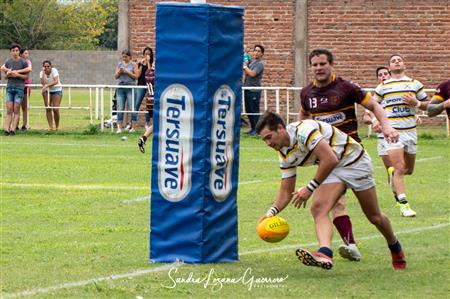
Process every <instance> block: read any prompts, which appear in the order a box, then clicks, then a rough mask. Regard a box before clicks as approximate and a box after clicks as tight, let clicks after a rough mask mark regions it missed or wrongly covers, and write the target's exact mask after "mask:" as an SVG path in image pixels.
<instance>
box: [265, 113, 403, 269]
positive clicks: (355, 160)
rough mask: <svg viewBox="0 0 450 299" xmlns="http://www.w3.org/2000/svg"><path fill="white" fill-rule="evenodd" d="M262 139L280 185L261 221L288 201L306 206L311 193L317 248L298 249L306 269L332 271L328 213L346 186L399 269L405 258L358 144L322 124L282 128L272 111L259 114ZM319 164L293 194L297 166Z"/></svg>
mask: <svg viewBox="0 0 450 299" xmlns="http://www.w3.org/2000/svg"><path fill="white" fill-rule="evenodd" d="M256 130H257V133H258V134H259V135H260V136H261V138H262V139H263V141H264V142H265V143H266V144H267V145H268V146H270V147H272V148H273V149H275V150H276V151H277V152H278V156H279V160H280V170H281V185H280V190H279V191H278V193H277V195H276V197H275V201H274V203H273V206H272V207H271V208H270V209H269V210H268V211H267V212H266V213H265V214H264V215H262V216H261V217H260V219H259V221H261V220H262V219H264V218H266V217H272V216H275V215H276V214H278V213H279V212H281V211H282V210H283V209H284V208H285V207H287V205H288V204H289V203H290V202H291V201H292V202H293V204H294V206H295V207H296V208H300V207H301V206H303V207H305V206H306V202H307V200H308V199H309V198H310V197H311V195H312V194H313V193H314V199H313V204H312V207H311V213H312V215H313V218H314V223H315V227H316V235H317V240H318V241H319V250H318V251H317V252H310V251H308V250H306V249H298V250H297V251H296V254H297V256H298V258H299V260H300V261H301V262H302V263H303V264H305V265H307V266H316V267H321V268H323V269H331V267H332V266H333V251H332V249H331V239H332V231H333V227H332V224H331V221H330V219H329V213H330V211H331V210H332V209H333V207H334V206H335V204H336V203H337V201H338V200H339V198H340V197H341V195H342V194H343V192H344V191H345V189H346V188H351V189H352V190H353V193H354V194H355V196H356V197H357V199H358V201H359V204H360V206H361V208H362V210H363V211H364V214H365V215H366V217H367V219H368V220H369V221H370V222H371V223H372V224H374V225H375V226H376V227H377V229H378V230H379V231H380V232H381V233H382V235H383V236H384V238H385V239H386V241H387V244H388V247H389V249H390V251H391V256H392V266H393V268H394V270H403V269H405V267H406V260H405V256H404V254H403V251H402V248H401V245H400V243H399V241H398V240H397V238H396V237H395V235H394V232H393V230H392V227H391V224H390V222H389V219H388V218H387V217H386V215H384V214H383V213H382V212H381V211H380V208H379V206H378V202H377V195H376V192H375V181H374V179H373V168H372V162H371V159H370V157H369V155H368V154H367V153H366V151H365V150H364V148H363V147H362V145H361V144H359V143H358V142H356V141H355V140H354V139H353V138H352V137H350V136H348V135H347V134H345V133H343V132H342V131H340V130H338V129H336V128H335V127H333V126H331V125H330V124H327V123H325V122H321V121H315V120H310V119H308V120H302V121H300V122H296V123H292V124H289V125H287V126H286V125H285V124H284V122H283V120H282V119H281V117H280V116H279V115H278V114H276V113H273V112H269V111H268V112H266V113H264V114H263V116H262V117H261V119H260V120H259V122H258V124H257V126H256ZM314 164H318V168H317V171H316V173H315V175H314V177H313V179H312V180H311V181H310V182H309V183H308V185H307V186H305V187H302V188H300V189H298V190H297V191H295V182H296V174H297V167H302V166H310V165H314Z"/></svg>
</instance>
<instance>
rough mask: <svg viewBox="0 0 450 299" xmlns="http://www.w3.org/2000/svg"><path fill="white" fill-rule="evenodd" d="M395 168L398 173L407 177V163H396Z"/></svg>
mask: <svg viewBox="0 0 450 299" xmlns="http://www.w3.org/2000/svg"><path fill="white" fill-rule="evenodd" d="M394 168H395V172H396V173H398V174H401V175H405V173H406V168H405V163H402V162H397V163H395V165H394Z"/></svg>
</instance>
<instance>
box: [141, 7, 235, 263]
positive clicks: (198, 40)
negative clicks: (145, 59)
mask: <svg viewBox="0 0 450 299" xmlns="http://www.w3.org/2000/svg"><path fill="white" fill-rule="evenodd" d="M242 50H243V9H242V8H240V7H230V6H221V5H210V4H198V5H195V4H187V3H159V4H157V10H156V49H155V51H156V60H155V61H156V66H155V69H156V74H157V75H156V80H155V112H154V134H153V145H152V146H153V148H152V150H153V153H152V179H151V215H150V260H151V261H154V262H173V261H177V260H181V261H184V262H187V263H209V262H230V261H235V260H237V259H238V231H237V202H236V201H237V188H238V170H239V128H240V110H241V101H240V99H241V78H242Z"/></svg>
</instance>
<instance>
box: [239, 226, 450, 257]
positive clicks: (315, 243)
mask: <svg viewBox="0 0 450 299" xmlns="http://www.w3.org/2000/svg"><path fill="white" fill-rule="evenodd" d="M449 225H450V222H448V223H442V224H437V225H432V226H425V227H418V228H413V229H409V230H404V231H396V232H395V234H396V235H400V234H411V233H418V232H423V231H427V230H432V229H437V228H442V227H447V226H449ZM381 237H382V235H381V234H376V235H373V236H367V237H358V240H371V239H377V238H381ZM338 242H341V240H340V239H339V240H333V243H338ZM314 245H318V243H317V242H313V243H308V244H294V245H285V246H279V247H275V248H270V249H257V250H252V251H247V252H243V253H241V254H239V256H244V255H251V254H258V253H267V252H272V251H278V250H285V249H292V248H301V247H304V246H314Z"/></svg>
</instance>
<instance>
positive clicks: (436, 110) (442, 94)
mask: <svg viewBox="0 0 450 299" xmlns="http://www.w3.org/2000/svg"><path fill="white" fill-rule="evenodd" d="M444 109H445V111H447V117H448V119H449V121H450V80H447V81H444V82H442V83H441V84H439V85H438V87H436V92H435V93H434V95H433V97H432V98H431V102H430V103H429V104H428V108H427V112H428V116H436V115H438V114H440V113H441V112H442V111H444Z"/></svg>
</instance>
